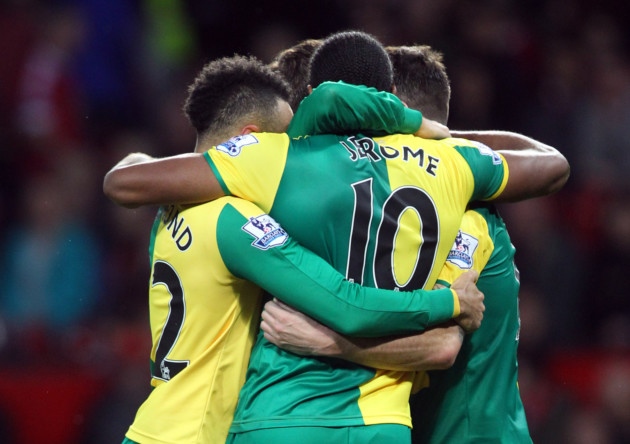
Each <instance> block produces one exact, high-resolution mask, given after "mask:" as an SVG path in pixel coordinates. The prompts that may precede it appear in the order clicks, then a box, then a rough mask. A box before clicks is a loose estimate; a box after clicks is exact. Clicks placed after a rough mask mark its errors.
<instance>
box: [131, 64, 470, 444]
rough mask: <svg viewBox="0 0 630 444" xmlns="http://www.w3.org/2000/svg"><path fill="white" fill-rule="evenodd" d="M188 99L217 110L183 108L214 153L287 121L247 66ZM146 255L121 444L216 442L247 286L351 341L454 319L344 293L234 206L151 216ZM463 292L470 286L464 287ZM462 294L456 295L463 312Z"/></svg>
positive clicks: (445, 303)
mask: <svg viewBox="0 0 630 444" xmlns="http://www.w3.org/2000/svg"><path fill="white" fill-rule="evenodd" d="M194 94H197V95H198V94H203V95H204V96H205V97H206V98H207V99H208V100H212V101H213V103H214V104H215V107H213V108H211V109H200V108H198V107H196V106H195V105H196V104H198V101H196V100H189V102H188V106H187V108H186V113H187V116H188V117H189V119H190V120H191V122H192V123H193V124H194V125H195V126H196V127H197V129H198V131H199V134H200V137H202V138H204V139H207V140H206V142H207V143H211V144H216V143H218V142H219V141H222V140H224V138H225V137H229V136H230V135H234V134H243V133H245V132H247V131H249V130H250V129H259V128H260V129H270V130H275V131H282V130H284V129H285V128H286V126H287V125H288V122H289V119H290V117H291V114H292V113H291V112H290V110H289V109H288V105H287V103H286V99H287V98H288V94H287V90H286V86H285V85H284V84H283V83H282V81H281V80H279V79H277V78H276V76H274V75H273V74H272V73H271V72H270V70H269V69H268V68H265V67H264V66H263V65H262V64H261V63H260V62H258V61H256V60H253V59H248V58H244V57H232V58H227V59H221V60H217V61H214V62H211V63H209V64H208V65H206V66H205V67H204V69H203V70H202V72H201V74H200V75H199V77H198V78H197V79H196V81H195V85H194V86H193V87H192V88H191V95H194ZM236 102H238V107H235V106H234V105H235V103H236ZM254 126H256V127H255V128H254ZM215 134H217V135H218V136H215ZM215 137H218V138H215ZM150 251H151V283H152V285H151V288H150V292H149V307H150V322H151V331H152V335H153V348H152V351H151V363H152V367H151V375H152V379H151V384H152V386H153V387H154V390H153V391H152V392H151V394H150V396H149V397H148V398H147V400H146V401H145V402H144V403H143V404H142V406H141V407H140V409H139V410H138V412H137V415H136V417H135V420H134V422H133V424H132V425H131V427H130V428H129V430H128V432H127V437H126V442H138V443H143V444H144V443H158V442H159V443H177V444H180V443H197V442H199V443H220V442H224V441H225V438H226V435H227V430H228V427H229V425H230V423H231V421H232V414H233V411H234V408H235V406H236V400H237V394H238V391H239V389H240V387H241V385H242V384H243V381H244V377H245V369H246V365H247V361H248V359H249V354H250V350H251V347H252V344H253V341H254V338H255V334H256V332H257V330H258V322H257V320H258V316H259V309H260V304H261V296H262V295H261V290H260V288H259V287H257V286H256V285H255V284H258V285H261V286H262V287H264V288H265V289H267V290H268V291H271V292H272V293H273V294H274V295H276V296H277V297H279V298H281V299H283V300H286V301H287V302H289V303H291V304H293V305H296V306H300V307H301V308H302V309H304V310H307V311H309V312H310V311H312V312H313V315H314V316H318V317H319V316H321V318H322V319H324V320H327V321H328V322H329V323H332V324H334V325H335V328H338V329H341V330H344V331H346V332H349V333H353V334H356V333H358V332H361V331H362V332H363V333H364V334H372V332H377V331H379V330H381V329H385V330H391V329H396V330H405V329H412V330H416V329H419V330H422V329H423V327H424V325H426V324H427V322H429V323H432V322H435V321H437V320H438V319H439V318H440V317H443V318H444V317H445V318H450V317H451V315H452V314H453V301H454V299H453V295H452V294H451V293H450V291H449V292H443V294H442V295H440V294H439V293H440V292H432V294H431V295H430V296H428V297H422V296H420V297H418V296H419V292H416V295H415V296H414V294H413V293H396V294H392V292H381V291H380V290H376V289H370V288H362V287H359V286H358V284H351V283H349V282H348V281H346V280H344V279H343V276H342V275H341V274H339V273H338V272H336V271H335V270H334V269H333V268H332V267H331V266H330V265H329V264H328V263H326V262H325V261H323V260H322V259H320V258H319V257H317V256H315V255H313V254H312V253H311V252H310V251H308V250H305V249H304V248H302V247H300V246H299V245H298V244H297V243H296V242H295V241H294V240H292V239H291V238H290V237H289V236H288V235H287V233H286V231H284V230H283V229H282V227H281V226H280V225H279V224H277V223H276V222H275V221H274V220H273V219H272V218H271V217H269V216H268V215H266V214H264V212H263V211H262V210H260V209H259V208H258V207H256V206H255V205H254V204H252V203H250V202H247V201H244V200H241V199H236V198H231V197H225V198H222V199H218V200H216V201H214V202H210V203H207V204H202V205H197V206H181V205H177V206H175V205H170V206H165V207H162V208H160V211H159V214H158V217H157V218H156V222H155V225H154V229H153V232H152V236H151V245H150ZM473 276H474V275H473ZM248 281H249V282H248ZM466 282H472V281H471V280H470V278H469V279H468V280H466V279H465V280H463V281H462V285H466ZM298 287H299V291H296V290H295V289H296V288H298ZM464 290H465V289H464V288H462V289H461V291H459V293H460V296H461V298H462V301H464V302H465V301H466V300H467V299H466V298H467V292H466V291H464ZM393 298H395V302H396V303H395V304H393V303H392V299H393ZM309 307H310V308H309ZM380 307H382V308H380ZM390 307H391V309H390ZM394 307H395V308H394ZM311 308H312V310H311ZM330 313H335V316H331V315H330ZM340 315H341V316H340ZM430 317H433V318H434V320H429V318H430ZM342 321H343V322H342ZM184 406H185V408H184Z"/></svg>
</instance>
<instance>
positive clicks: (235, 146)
mask: <svg viewBox="0 0 630 444" xmlns="http://www.w3.org/2000/svg"><path fill="white" fill-rule="evenodd" d="M255 143H258V139H256V137H255V136H254V135H253V134H243V135H241V136H236V137H232V138H231V139H230V140H228V141H226V142H223V143H222V144H220V145H217V151H223V152H224V153H226V154H229V155H230V156H232V157H236V156H238V155H239V154H241V150H242V149H243V147H245V146H247V145H253V144H255Z"/></svg>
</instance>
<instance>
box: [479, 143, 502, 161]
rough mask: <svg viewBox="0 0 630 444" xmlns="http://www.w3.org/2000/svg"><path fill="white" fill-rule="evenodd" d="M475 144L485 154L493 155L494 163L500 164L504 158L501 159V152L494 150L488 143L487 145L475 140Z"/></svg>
mask: <svg viewBox="0 0 630 444" xmlns="http://www.w3.org/2000/svg"><path fill="white" fill-rule="evenodd" d="M473 143H474V144H475V146H476V147H477V149H478V150H479V152H480V153H481V154H482V155H484V156H490V157H492V163H493V164H494V165H500V164H501V162H502V160H501V156H499V154H498V153H497V152H496V151H494V150H493V149H492V148H490V147H489V146H488V145H485V144H483V143H481V142H473Z"/></svg>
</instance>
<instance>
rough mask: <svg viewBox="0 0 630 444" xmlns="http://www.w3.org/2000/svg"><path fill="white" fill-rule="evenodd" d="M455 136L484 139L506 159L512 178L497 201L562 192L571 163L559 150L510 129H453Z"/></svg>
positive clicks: (480, 140) (477, 139)
mask: <svg viewBox="0 0 630 444" xmlns="http://www.w3.org/2000/svg"><path fill="white" fill-rule="evenodd" d="M452 135H453V137H460V138H465V139H470V140H475V141H477V142H481V143H483V144H484V145H487V146H489V147H491V148H492V149H493V150H494V151H496V152H498V153H500V154H501V155H502V156H503V157H504V158H505V160H506V162H507V164H508V169H509V179H508V181H507V183H506V185H505V188H504V190H503V192H502V193H501V194H500V195H499V196H498V197H497V199H496V201H500V202H513V201H519V200H523V199H529V198H533V197H540V196H546V195H549V194H552V193H555V192H557V191H559V190H560V189H561V188H562V187H563V186H564V184H565V183H566V181H567V180H568V178H569V174H570V166H569V162H568V161H567V159H566V158H565V157H564V156H563V155H562V153H560V152H559V151H558V150H557V149H555V148H553V147H551V146H549V145H546V144H544V143H542V142H539V141H537V140H535V139H532V138H531V137H527V136H524V135H522V134H517V133H512V132H508V131H452Z"/></svg>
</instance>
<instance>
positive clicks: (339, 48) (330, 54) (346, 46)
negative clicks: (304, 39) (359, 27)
mask: <svg viewBox="0 0 630 444" xmlns="http://www.w3.org/2000/svg"><path fill="white" fill-rule="evenodd" d="M339 80H342V81H344V82H346V83H351V84H353V85H365V86H370V87H373V88H376V89H378V90H379V91H389V92H391V91H392V88H393V85H394V75H393V70H392V63H391V61H390V60H389V57H388V55H387V52H386V51H385V48H384V47H383V45H381V43H380V42H379V41H378V40H376V39H375V38H374V37H372V36H371V35H370V34H366V33H364V32H359V31H344V32H339V33H335V34H332V35H330V36H328V37H326V38H325V39H324V40H323V41H322V44H321V45H320V46H319V48H317V49H316V50H315V52H314V53H313V57H311V64H310V80H309V83H310V85H311V87H313V88H316V87H317V86H318V85H319V84H321V83H322V82H326V81H332V82H336V81H339Z"/></svg>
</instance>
